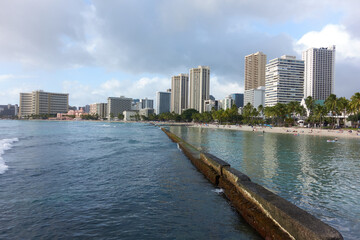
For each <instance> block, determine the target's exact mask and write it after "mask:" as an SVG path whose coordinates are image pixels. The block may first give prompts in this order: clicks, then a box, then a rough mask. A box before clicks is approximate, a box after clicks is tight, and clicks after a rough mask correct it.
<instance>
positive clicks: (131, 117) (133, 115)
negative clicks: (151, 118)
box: [123, 110, 139, 121]
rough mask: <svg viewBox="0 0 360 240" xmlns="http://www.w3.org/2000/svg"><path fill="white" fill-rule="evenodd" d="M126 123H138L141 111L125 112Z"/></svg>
mask: <svg viewBox="0 0 360 240" xmlns="http://www.w3.org/2000/svg"><path fill="white" fill-rule="evenodd" d="M123 115H124V121H136V120H137V119H136V115H139V111H136V110H128V111H124V112H123Z"/></svg>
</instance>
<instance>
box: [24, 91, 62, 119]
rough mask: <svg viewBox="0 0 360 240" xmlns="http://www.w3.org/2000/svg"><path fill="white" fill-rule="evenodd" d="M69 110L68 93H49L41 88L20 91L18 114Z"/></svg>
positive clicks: (25, 114) (54, 112)
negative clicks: (25, 91) (24, 91)
mask: <svg viewBox="0 0 360 240" xmlns="http://www.w3.org/2000/svg"><path fill="white" fill-rule="evenodd" d="M68 110H69V94H68V93H50V92H44V91H42V90H37V91H33V92H31V93H20V106H19V116H20V117H24V116H29V115H31V114H35V115H39V114H57V113H67V112H68Z"/></svg>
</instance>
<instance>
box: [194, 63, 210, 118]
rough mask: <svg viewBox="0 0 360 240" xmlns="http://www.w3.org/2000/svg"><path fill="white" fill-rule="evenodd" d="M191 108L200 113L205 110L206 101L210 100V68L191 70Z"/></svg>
mask: <svg viewBox="0 0 360 240" xmlns="http://www.w3.org/2000/svg"><path fill="white" fill-rule="evenodd" d="M189 95H190V97H189V108H193V109H196V110H197V111H199V112H200V113H202V112H204V110H205V100H208V99H210V96H209V95H210V68H209V67H207V66H199V67H197V68H192V69H190V94H189Z"/></svg>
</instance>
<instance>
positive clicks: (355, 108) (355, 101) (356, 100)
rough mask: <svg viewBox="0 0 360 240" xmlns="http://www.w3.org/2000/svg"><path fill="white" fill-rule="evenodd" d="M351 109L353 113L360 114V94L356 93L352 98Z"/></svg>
mask: <svg viewBox="0 0 360 240" xmlns="http://www.w3.org/2000/svg"><path fill="white" fill-rule="evenodd" d="M350 108H351V111H352V112H353V113H359V112H360V92H357V93H355V94H354V95H353V96H352V97H351V102H350Z"/></svg>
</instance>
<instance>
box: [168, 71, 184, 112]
mask: <svg viewBox="0 0 360 240" xmlns="http://www.w3.org/2000/svg"><path fill="white" fill-rule="evenodd" d="M188 91H189V75H188V74H179V75H178V76H173V77H172V78H171V104H170V111H171V112H175V113H177V114H181V113H182V111H183V110H185V109H187V108H188Z"/></svg>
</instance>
